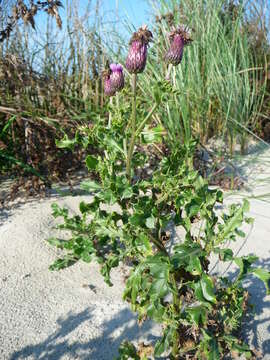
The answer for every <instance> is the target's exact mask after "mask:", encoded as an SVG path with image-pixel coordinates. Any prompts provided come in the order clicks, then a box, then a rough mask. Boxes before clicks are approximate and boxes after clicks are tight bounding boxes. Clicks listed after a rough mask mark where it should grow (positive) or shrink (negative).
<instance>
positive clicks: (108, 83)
mask: <svg viewBox="0 0 270 360" xmlns="http://www.w3.org/2000/svg"><path fill="white" fill-rule="evenodd" d="M111 73H112V71H111V69H110V67H109V65H107V66H106V70H104V71H103V73H102V76H103V79H104V94H105V95H106V96H113V95H115V93H116V90H115V88H114V86H113V84H112V80H111Z"/></svg>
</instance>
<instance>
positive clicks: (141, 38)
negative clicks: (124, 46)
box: [126, 25, 153, 74]
mask: <svg viewBox="0 0 270 360" xmlns="http://www.w3.org/2000/svg"><path fill="white" fill-rule="evenodd" d="M152 38H153V35H152V33H151V31H150V30H148V29H147V26H146V25H144V26H142V27H140V28H139V30H138V31H137V32H135V33H133V35H132V37H131V39H130V42H129V51H128V56H127V59H126V68H127V70H128V71H129V72H130V73H132V74H137V73H141V72H143V70H144V68H145V65H146V59H147V46H148V44H149V42H150V41H151V40H152Z"/></svg>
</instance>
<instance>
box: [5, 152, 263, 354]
mask: <svg viewBox="0 0 270 360" xmlns="http://www.w3.org/2000/svg"><path fill="white" fill-rule="evenodd" d="M252 159H253V160H252ZM268 159H270V151H269V150H265V149H263V150H260V149H259V150H258V149H256V152H254V153H253V154H251V155H250V156H249V157H246V158H245V160H243V161H242V162H241V163H240V165H241V166H240V167H239V171H240V172H241V176H243V178H245V179H246V181H247V187H246V189H245V191H242V192H238V193H236V194H234V195H233V196H232V195H230V196H228V199H227V200H226V201H228V202H230V201H231V200H232V199H237V200H241V199H242V198H243V197H247V196H248V197H250V196H252V198H251V199H250V203H251V211H250V215H251V216H252V217H254V218H255V223H254V226H253V228H252V229H249V231H248V236H247V238H246V239H244V240H243V239H241V240H239V241H237V242H236V243H234V244H232V247H233V248H234V249H235V250H236V251H239V253H240V254H248V253H251V252H252V253H256V254H257V255H258V256H259V257H260V261H259V264H258V265H262V266H264V267H265V268H267V269H268V270H270V254H269V252H270V204H269V202H268V197H267V193H270V182H269V183H268V182H267V180H266V179H267V178H268V177H269V175H270V170H268V169H270V167H268V166H266V162H267V161H270V160H268ZM260 160H261V161H260ZM82 198H84V199H87V197H85V196H84V197H82V196H75V197H73V196H66V197H61V198H49V199H45V200H39V201H37V200H35V201H32V202H28V203H26V204H23V205H19V204H18V205H17V206H14V207H13V208H12V209H11V210H10V211H6V212H5V211H2V212H1V213H0V249H1V251H0V360H6V359H12V360H15V359H42V360H45V359H52V360H57V359H91V360H102V359H104V360H111V359H113V357H114V356H115V355H117V349H118V346H119V344H120V343H121V342H122V341H123V340H125V339H130V340H138V341H140V340H143V341H145V342H151V341H153V340H154V339H155V338H156V337H157V336H158V334H159V329H158V327H155V326H153V324H151V323H150V322H147V323H145V324H144V326H143V327H138V326H137V324H136V317H135V316H134V314H132V312H131V311H130V310H129V307H128V305H127V304H125V303H124V302H122V301H121V294H122V290H123V287H124V283H123V274H122V273H121V271H119V270H118V271H115V272H114V273H113V282H114V286H113V287H111V288H109V287H108V286H107V285H106V284H105V283H104V282H103V279H102V277H101V275H100V274H99V270H98V267H97V266H96V265H90V266H89V265H88V264H84V263H80V264H76V265H75V266H73V267H70V268H68V269H66V270H64V271H60V272H50V271H49V270H48V267H49V265H50V264H51V263H52V262H53V261H54V260H55V258H56V256H57V250H56V249H55V248H53V247H51V246H49V245H47V243H46V242H45V239H46V238H48V237H49V236H51V235H52V234H55V230H54V229H53V225H54V224H55V222H54V219H53V218H52V216H51V207H50V206H51V204H52V203H53V202H54V201H55V200H57V202H58V203H59V204H61V205H65V206H67V207H68V208H70V209H71V211H73V212H76V211H77V208H78V204H79V202H80V201H81V200H82ZM223 270H224V269H221V267H220V266H219V265H217V266H216V267H215V268H214V269H213V271H223ZM227 271H228V272H230V273H232V274H233V271H234V269H233V268H232V267H230V268H228V269H227ZM246 286H247V287H248V289H249V290H250V292H251V295H252V298H251V301H252V302H253V303H255V305H256V308H255V313H256V315H255V318H254V319H251V320H249V321H247V323H246V325H245V327H244V334H245V337H246V338H247V339H248V340H249V342H250V344H251V345H253V346H254V347H256V348H260V349H261V350H262V351H263V354H264V359H270V335H269V334H270V296H265V290H264V287H263V285H262V284H261V283H260V282H259V281H258V280H256V279H255V278H250V279H249V280H248V281H247V283H246Z"/></svg>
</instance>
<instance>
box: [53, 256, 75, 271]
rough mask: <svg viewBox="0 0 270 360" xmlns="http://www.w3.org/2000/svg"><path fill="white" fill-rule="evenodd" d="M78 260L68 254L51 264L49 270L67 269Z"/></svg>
mask: <svg viewBox="0 0 270 360" xmlns="http://www.w3.org/2000/svg"><path fill="white" fill-rule="evenodd" d="M76 262H77V260H76V259H74V258H70V257H69V256H66V257H64V258H62V259H58V260H56V261H55V262H54V263H53V264H52V265H50V266H49V270H52V271H53V270H61V269H65V268H67V267H69V266H72V265H73V264H75V263H76Z"/></svg>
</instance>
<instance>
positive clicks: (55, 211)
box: [51, 203, 68, 218]
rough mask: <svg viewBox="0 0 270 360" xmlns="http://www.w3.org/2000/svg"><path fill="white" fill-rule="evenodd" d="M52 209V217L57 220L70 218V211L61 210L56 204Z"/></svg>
mask: <svg viewBox="0 0 270 360" xmlns="http://www.w3.org/2000/svg"><path fill="white" fill-rule="evenodd" d="M51 208H52V210H53V213H52V216H53V217H54V218H57V217H59V216H63V217H64V218H66V217H67V216H68V209H66V208H60V206H59V205H58V204H56V203H53V204H52V205H51Z"/></svg>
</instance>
